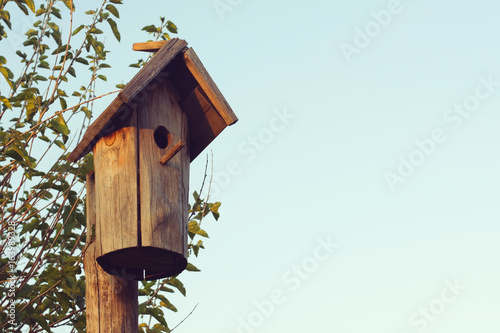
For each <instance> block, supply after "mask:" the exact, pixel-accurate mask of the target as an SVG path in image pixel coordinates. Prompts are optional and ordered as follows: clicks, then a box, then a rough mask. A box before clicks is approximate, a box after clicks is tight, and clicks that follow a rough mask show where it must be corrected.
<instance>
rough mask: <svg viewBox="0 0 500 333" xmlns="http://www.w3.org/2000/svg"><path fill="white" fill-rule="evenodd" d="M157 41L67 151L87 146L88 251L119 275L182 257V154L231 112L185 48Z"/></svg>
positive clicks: (166, 265)
mask: <svg viewBox="0 0 500 333" xmlns="http://www.w3.org/2000/svg"><path fill="white" fill-rule="evenodd" d="M134 49H137V50H145V51H152V52H154V51H157V52H156V53H155V55H154V56H153V58H152V59H151V60H150V61H149V62H148V63H147V64H146V65H145V66H144V67H143V68H142V69H141V70H140V71H139V72H138V73H137V75H136V76H135V77H134V78H133V79H132V80H131V81H130V82H129V83H128V84H127V85H126V86H125V88H124V89H123V90H122V91H121V92H120V93H119V95H118V96H117V97H116V98H115V99H114V100H113V102H112V103H111V104H110V105H109V106H108V107H107V108H106V110H105V111H104V112H103V113H102V114H101V115H100V116H99V117H98V118H97V119H96V120H95V121H94V122H93V123H92V124H91V125H90V126H89V128H88V129H87V131H86V133H85V135H84V137H83V139H82V141H81V142H80V143H79V144H78V145H77V146H76V148H75V150H74V151H73V152H72V153H71V154H70V155H69V156H68V160H69V161H72V162H75V161H77V160H78V159H80V158H81V157H83V156H85V155H86V154H88V153H90V152H91V151H93V154H94V178H95V183H94V184H93V186H94V191H93V192H94V195H93V196H94V198H93V199H91V200H92V201H93V202H89V201H87V203H88V204H91V205H94V207H93V208H94V210H95V215H96V216H95V221H96V222H95V225H89V226H87V229H88V232H89V233H91V239H93V241H94V242H96V260H97V262H98V263H99V265H100V266H101V267H102V268H103V269H104V270H105V271H106V272H108V273H110V274H113V275H116V276H120V277H122V278H125V279H128V280H142V279H146V280H154V279H159V278H164V277H167V276H172V275H176V274H179V273H180V272H182V271H183V270H184V269H185V268H186V265H187V260H186V258H187V224H188V221H187V219H188V197H189V188H188V186H189V184H188V183H189V164H190V162H191V161H192V160H194V159H195V158H196V156H198V155H199V154H200V153H201V152H202V151H203V149H205V147H206V146H207V145H208V144H209V143H210V142H211V141H212V140H213V139H214V138H215V137H216V136H217V135H219V133H221V131H222V130H223V129H224V128H225V127H227V126H228V125H232V124H234V123H235V122H236V121H237V120H238V119H237V118H236V116H235V114H234V113H233V111H232V110H231V107H230V106H229V105H228V103H227V102H226V100H225V99H224V97H223V96H222V94H221V93H220V91H219V89H218V88H217V86H216V85H215V83H214V82H213V80H212V79H211V77H210V75H209V74H208V72H207V71H206V70H205V68H204V66H203V64H202V63H201V62H200V60H199V59H198V57H197V56H196V53H195V52H194V51H193V49H192V48H188V47H187V43H186V41H184V40H180V39H177V38H176V39H171V40H169V41H168V42H163V43H162V42H155V43H140V44H136V45H134Z"/></svg>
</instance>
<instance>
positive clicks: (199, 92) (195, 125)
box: [180, 86, 227, 161]
mask: <svg viewBox="0 0 500 333" xmlns="http://www.w3.org/2000/svg"><path fill="white" fill-rule="evenodd" d="M180 105H181V108H182V110H183V111H184V112H185V113H186V115H187V116H188V120H189V133H196V135H192V136H191V138H190V154H191V161H192V160H194V159H195V158H196V157H197V156H198V155H199V154H200V153H201V152H202V151H203V150H204V149H205V148H206V147H207V146H208V145H209V144H210V142H212V141H213V140H214V139H215V138H216V137H217V135H219V134H220V132H222V130H223V129H224V128H226V127H227V124H226V122H225V121H224V119H222V117H221V116H220V114H219V113H218V112H217V110H215V108H214V106H213V104H212V103H211V102H210V100H209V99H208V97H207V95H206V94H205V93H204V92H203V89H202V88H201V87H200V86H198V87H196V88H195V89H194V90H193V91H192V92H191V93H190V94H189V95H187V96H185V98H184V99H183V100H182V101H181V102H180Z"/></svg>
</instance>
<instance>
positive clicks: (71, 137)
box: [0, 0, 220, 332]
mask: <svg viewBox="0 0 500 333" xmlns="http://www.w3.org/2000/svg"><path fill="white" fill-rule="evenodd" d="M121 4H122V1H121V0H103V1H102V3H101V6H100V7H99V8H96V9H94V10H88V11H86V12H85V14H86V15H84V18H86V19H85V22H82V24H76V23H75V24H74V22H76V19H74V16H75V10H76V8H75V6H74V4H73V1H72V0H46V1H44V2H43V3H39V2H36V3H35V1H33V0H3V1H2V2H1V5H0V53H1V54H0V74H1V75H0V143H1V146H0V217H1V225H0V254H1V257H0V284H1V285H0V309H1V313H0V319H1V320H0V331H7V329H9V327H11V325H12V324H13V323H14V322H15V327H16V331H17V330H19V331H21V332H44V331H46V332H52V331H53V330H54V329H55V328H57V327H62V326H63V327H71V331H72V332H85V330H86V324H85V276H84V274H83V264H82V261H83V260H82V250H83V249H84V246H85V238H86V236H85V235H86V233H87V228H86V216H85V214H86V212H85V204H84V203H85V197H84V196H85V186H84V183H85V176H86V174H87V173H88V172H89V171H90V170H92V169H93V160H92V155H87V156H86V157H85V158H83V159H82V160H81V161H80V162H79V163H78V164H72V163H69V162H67V161H66V159H65V158H66V156H67V154H68V153H69V151H68V149H69V147H71V146H72V145H74V144H75V143H76V142H77V141H79V140H80V138H81V135H82V133H83V130H84V128H85V127H86V126H88V124H89V123H90V121H91V117H92V110H93V101H95V100H97V99H99V98H101V97H103V96H105V95H109V94H112V93H116V92H111V93H105V94H102V95H100V96H98V95H97V91H98V90H99V89H100V88H99V82H102V81H107V79H108V78H107V76H106V75H105V73H106V71H108V70H109V68H110V67H111V66H110V65H109V64H107V63H106V58H107V55H108V53H109V52H110V51H109V50H108V49H106V45H105V43H104V42H103V41H104V36H105V35H107V34H112V35H113V36H114V38H116V40H118V41H120V39H121V35H120V32H119V29H118V24H117V22H118V21H119V19H120V12H119V7H120V5H121ZM79 6H83V3H80V4H79ZM11 12H12V14H13V15H11ZM19 13H21V14H24V15H26V16H27V17H28V18H30V19H32V20H33V24H32V26H30V27H28V28H27V29H26V30H25V31H23V32H24V34H23V35H19V34H18V33H16V32H15V30H14V29H12V28H13V25H15V23H16V22H13V18H14V17H19ZM16 15H17V16H16ZM63 17H64V18H65V19H64V20H63ZM67 18H70V20H69V21H70V22H71V24H70V26H69V27H68V26H67V24H66V23H65V22H67V21H68V20H67ZM73 24H74V25H73ZM63 28H64V29H63ZM63 30H64V31H67V33H63ZM143 30H145V31H146V32H148V33H151V34H153V35H154V37H155V38H156V39H169V38H170V37H169V33H177V27H176V26H175V25H174V24H173V23H172V22H171V21H165V19H164V18H161V25H160V26H159V27H155V26H153V25H151V26H147V27H144V29H143ZM153 30H154V31H153ZM18 31H19V30H18ZM166 31H168V32H166ZM9 42H10V43H11V44H10V45H11V46H13V48H9V47H7V45H8V44H7V43H9ZM11 49H13V50H15V53H14V52H12V54H9V53H8V52H9V50H11ZM144 63H145V61H143V60H140V61H139V62H138V63H137V64H135V66H133V67H141V66H142V65H143V64H144ZM77 80H78V82H79V83H78V84H76V82H77ZM81 82H85V84H83V85H82V84H81ZM117 87H119V88H122V87H123V84H120V85H117ZM194 199H195V203H194V205H193V207H192V208H190V212H191V215H190V222H189V237H190V239H191V242H190V244H189V252H190V253H194V254H195V255H196V256H198V254H199V250H200V249H203V248H204V247H203V242H202V241H201V240H197V239H196V238H195V236H200V237H208V235H207V233H206V232H205V231H203V230H202V229H201V225H202V220H203V219H204V218H205V217H206V216H207V215H208V214H210V213H211V214H212V215H213V216H214V217H215V219H217V218H218V216H219V213H218V208H219V206H220V203H213V204H212V203H207V202H205V201H204V200H203V199H201V198H200V197H199V196H198V194H197V193H196V192H195V195H194ZM187 270H188V271H199V270H198V269H197V268H196V267H195V266H194V265H192V264H189V265H188V269H187ZM11 287H12V288H11ZM174 291H175V292H179V293H181V294H183V295H186V290H185V288H184V286H183V284H182V282H181V281H180V280H179V279H178V277H171V278H168V279H165V280H162V281H154V282H143V283H142V286H141V288H140V295H141V296H140V301H141V303H140V313H141V317H142V318H143V320H147V321H148V323H147V324H146V323H142V324H141V326H140V328H139V329H140V331H142V332H169V331H170V329H169V328H168V325H167V321H166V319H165V317H166V316H165V313H164V312H163V311H164V310H169V311H177V309H176V307H175V306H174V305H173V304H172V303H171V302H170V301H169V300H168V298H167V296H166V295H168V294H170V293H173V292H174ZM13 292H15V296H14V294H13ZM13 299H15V303H11V302H10V301H11V300H13ZM12 304H14V305H12ZM9 306H10V307H12V306H15V315H14V311H11V313H12V316H14V317H11V316H9V309H10V308H9Z"/></svg>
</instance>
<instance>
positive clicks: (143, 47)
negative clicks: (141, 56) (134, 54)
mask: <svg viewBox="0 0 500 333" xmlns="http://www.w3.org/2000/svg"><path fill="white" fill-rule="evenodd" d="M167 43H168V40H162V41H158V42H145V43H134V45H132V50H134V51H144V52H157V51H158V50H159V49H161V48H162V47H163V46H165V44H167Z"/></svg>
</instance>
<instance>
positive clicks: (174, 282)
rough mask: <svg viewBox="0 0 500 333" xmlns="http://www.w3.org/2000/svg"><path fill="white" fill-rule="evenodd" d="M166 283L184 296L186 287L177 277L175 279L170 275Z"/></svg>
mask: <svg viewBox="0 0 500 333" xmlns="http://www.w3.org/2000/svg"><path fill="white" fill-rule="evenodd" d="M168 284H170V285H172V286H174V287H175V288H177V289H178V290H179V291H180V292H181V294H183V295H184V296H186V288H184V284H183V283H182V282H181V281H180V280H179V279H177V278H175V277H171V278H170V279H169V282H168Z"/></svg>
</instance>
